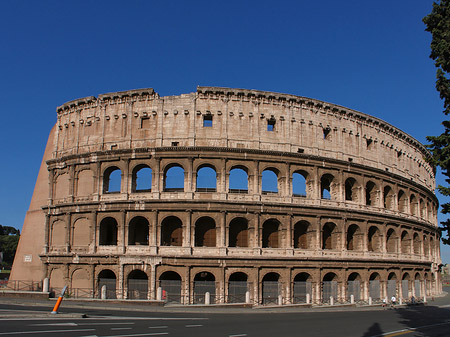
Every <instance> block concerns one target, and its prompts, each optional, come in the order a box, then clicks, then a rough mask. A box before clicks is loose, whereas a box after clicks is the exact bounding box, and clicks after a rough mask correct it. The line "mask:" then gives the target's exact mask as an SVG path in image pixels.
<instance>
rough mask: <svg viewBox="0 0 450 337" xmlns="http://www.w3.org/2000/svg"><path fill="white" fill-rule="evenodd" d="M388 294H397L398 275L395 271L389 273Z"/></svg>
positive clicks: (389, 295) (390, 295)
mask: <svg viewBox="0 0 450 337" xmlns="http://www.w3.org/2000/svg"><path fill="white" fill-rule="evenodd" d="M387 295H388V298H391V297H392V296H397V275H395V273H394V272H392V273H389V275H388V281H387Z"/></svg>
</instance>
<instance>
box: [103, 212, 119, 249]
mask: <svg viewBox="0 0 450 337" xmlns="http://www.w3.org/2000/svg"><path fill="white" fill-rule="evenodd" d="M99 245H101V246H115V245H117V221H116V219H114V218H112V217H106V218H104V219H102V221H101V222H100V235H99Z"/></svg>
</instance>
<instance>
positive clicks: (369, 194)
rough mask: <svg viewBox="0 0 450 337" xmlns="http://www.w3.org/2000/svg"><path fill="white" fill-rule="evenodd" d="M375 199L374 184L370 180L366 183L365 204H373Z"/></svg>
mask: <svg viewBox="0 0 450 337" xmlns="http://www.w3.org/2000/svg"><path fill="white" fill-rule="evenodd" d="M376 200H377V191H376V185H375V183H374V182H372V181H368V182H367V183H366V205H367V206H375V203H376Z"/></svg>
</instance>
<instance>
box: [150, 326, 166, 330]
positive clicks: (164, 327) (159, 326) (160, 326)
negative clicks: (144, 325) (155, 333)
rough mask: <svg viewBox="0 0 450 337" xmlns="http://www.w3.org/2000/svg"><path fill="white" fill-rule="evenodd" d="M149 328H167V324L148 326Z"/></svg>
mask: <svg viewBox="0 0 450 337" xmlns="http://www.w3.org/2000/svg"><path fill="white" fill-rule="evenodd" d="M148 328H149V329H167V328H168V326H167V325H160V326H149V327H148Z"/></svg>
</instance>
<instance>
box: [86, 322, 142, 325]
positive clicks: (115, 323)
mask: <svg viewBox="0 0 450 337" xmlns="http://www.w3.org/2000/svg"><path fill="white" fill-rule="evenodd" d="M113 324H114V325H133V324H134V323H130V322H122V323H120V322H108V323H78V325H113Z"/></svg>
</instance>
